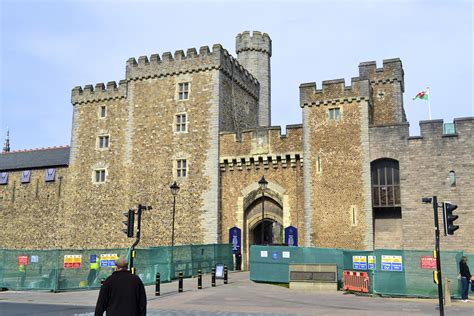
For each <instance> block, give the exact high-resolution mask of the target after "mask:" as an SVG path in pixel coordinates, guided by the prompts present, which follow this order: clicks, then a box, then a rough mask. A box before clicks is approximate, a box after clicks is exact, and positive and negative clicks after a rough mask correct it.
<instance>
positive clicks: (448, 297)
mask: <svg viewBox="0 0 474 316" xmlns="http://www.w3.org/2000/svg"><path fill="white" fill-rule="evenodd" d="M449 282H450V281H449V279H448V278H446V279H445V283H444V306H451V291H450V290H449Z"/></svg>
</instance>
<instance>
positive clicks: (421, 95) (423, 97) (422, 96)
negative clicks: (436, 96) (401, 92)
mask: <svg viewBox="0 0 474 316" xmlns="http://www.w3.org/2000/svg"><path fill="white" fill-rule="evenodd" d="M416 99H420V100H425V101H428V99H429V89H428V88H426V89H425V90H423V91H420V92H418V93H417V94H416V95H415V97H414V98H413V100H416Z"/></svg>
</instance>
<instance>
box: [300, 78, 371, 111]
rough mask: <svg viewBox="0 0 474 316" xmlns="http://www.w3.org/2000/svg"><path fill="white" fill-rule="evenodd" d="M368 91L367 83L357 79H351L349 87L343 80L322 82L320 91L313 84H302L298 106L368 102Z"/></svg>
mask: <svg viewBox="0 0 474 316" xmlns="http://www.w3.org/2000/svg"><path fill="white" fill-rule="evenodd" d="M369 89H370V87H369V81H368V80H361V79H360V78H358V77H355V78H352V80H351V85H350V86H346V83H345V80H344V79H335V80H326V81H323V83H322V88H321V89H317V87H316V83H315V82H310V83H303V84H301V85H300V106H301V107H305V106H312V105H315V106H320V105H328V104H336V103H344V102H347V103H351V102H353V101H360V100H368V99H369V91H370V90H369Z"/></svg>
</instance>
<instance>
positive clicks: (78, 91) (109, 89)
mask: <svg viewBox="0 0 474 316" xmlns="http://www.w3.org/2000/svg"><path fill="white" fill-rule="evenodd" d="M126 96H127V81H126V80H120V82H119V85H118V86H117V83H116V82H115V81H109V82H107V86H106V85H105V84H103V83H97V84H96V85H95V88H94V86H93V85H91V84H88V85H85V86H84V89H83V88H82V87H81V86H77V87H74V88H73V89H72V94H71V103H72V104H73V105H76V104H81V103H88V102H96V101H106V100H113V99H121V98H126Z"/></svg>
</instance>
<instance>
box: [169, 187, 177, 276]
mask: <svg viewBox="0 0 474 316" xmlns="http://www.w3.org/2000/svg"><path fill="white" fill-rule="evenodd" d="M175 213H176V195H173V224H172V226H171V263H170V264H171V278H174V217H175Z"/></svg>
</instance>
